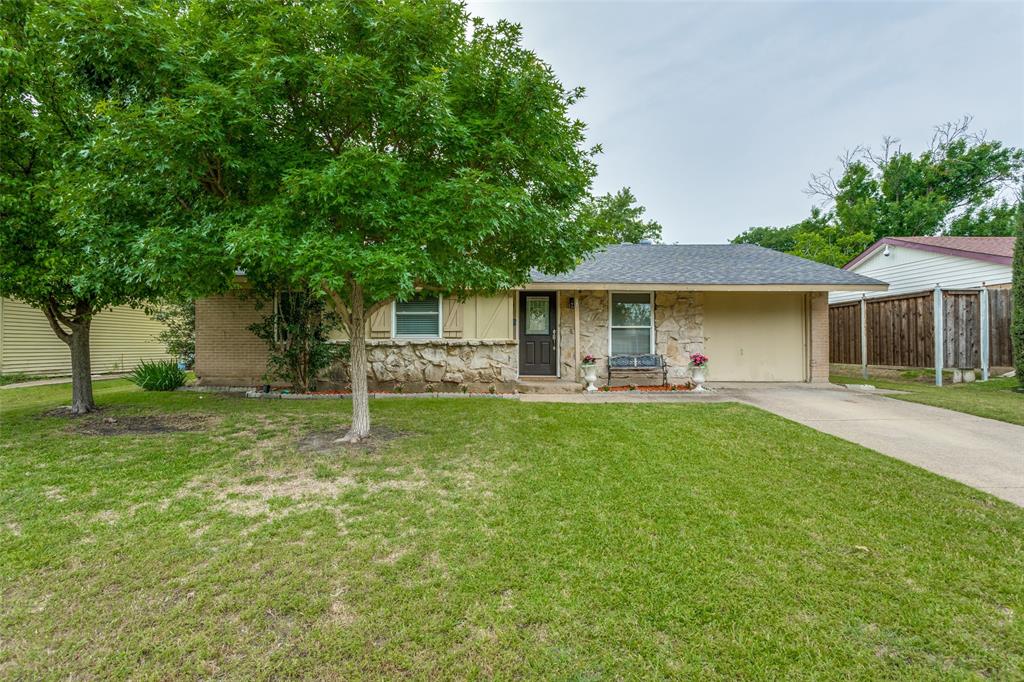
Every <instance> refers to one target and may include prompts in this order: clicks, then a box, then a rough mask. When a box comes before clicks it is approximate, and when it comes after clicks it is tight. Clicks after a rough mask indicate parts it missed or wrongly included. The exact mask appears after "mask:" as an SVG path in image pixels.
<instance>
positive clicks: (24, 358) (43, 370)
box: [0, 298, 170, 376]
mask: <svg viewBox="0 0 1024 682" xmlns="http://www.w3.org/2000/svg"><path fill="white" fill-rule="evenodd" d="M163 328H164V326H163V325H162V324H161V323H159V322H157V321H156V320H154V319H153V318H151V317H149V316H148V315H146V314H145V313H144V312H143V311H141V310H137V309H134V308H129V307H127V306H119V307H117V308H112V309H110V310H106V311H104V312H102V313H100V314H99V315H97V316H96V317H95V319H94V320H93V323H92V339H91V341H92V370H93V372H96V373H103V372H117V371H125V370H129V369H131V368H133V367H135V365H137V364H138V363H139V362H140V361H141V360H164V359H169V358H170V356H169V355H168V354H167V351H166V349H165V348H164V345H163V344H162V343H161V342H160V340H159V339H158V338H157V335H158V334H159V333H160V332H161V331H162V330H163ZM19 372H23V373H25V374H33V375H38V376H50V375H54V376H59V375H66V374H70V373H71V352H70V351H69V350H68V347H67V345H66V344H65V343H64V342H63V341H61V340H60V339H58V338H57V336H56V335H55V334H54V333H53V330H52V329H50V325H49V323H48V322H47V321H46V316H45V315H43V313H42V312H41V311H39V310H37V309H35V308H32V307H31V306H28V305H25V304H24V303H21V302H19V301H14V300H11V299H9V298H4V299H0V374H14V373H19Z"/></svg>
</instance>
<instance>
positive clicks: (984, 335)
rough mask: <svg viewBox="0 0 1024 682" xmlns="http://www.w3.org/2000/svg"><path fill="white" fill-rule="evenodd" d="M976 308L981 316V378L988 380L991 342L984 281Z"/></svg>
mask: <svg viewBox="0 0 1024 682" xmlns="http://www.w3.org/2000/svg"><path fill="white" fill-rule="evenodd" d="M978 308H979V309H980V312H981V314H980V315H979V317H980V318H981V348H979V351H980V352H981V380H982V381H988V363H989V354H990V352H991V349H990V348H989V344H990V343H991V342H992V339H991V338H989V330H988V316H989V310H988V288H987V287H986V286H985V283H984V282H982V283H981V291H979V292H978Z"/></svg>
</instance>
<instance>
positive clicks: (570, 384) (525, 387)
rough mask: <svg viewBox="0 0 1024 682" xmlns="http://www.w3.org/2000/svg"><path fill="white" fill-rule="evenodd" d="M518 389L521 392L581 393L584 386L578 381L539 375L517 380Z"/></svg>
mask: <svg viewBox="0 0 1024 682" xmlns="http://www.w3.org/2000/svg"><path fill="white" fill-rule="evenodd" d="M516 389H518V391H519V392H520V393H579V392H581V391H582V390H583V386H582V385H581V384H580V383H579V382H578V381H569V380H568V379H556V378H555V377H551V378H550V379H549V378H546V377H543V378H541V377H538V378H524V379H520V380H519V381H517V382H516Z"/></svg>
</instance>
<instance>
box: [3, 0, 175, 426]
mask: <svg viewBox="0 0 1024 682" xmlns="http://www.w3.org/2000/svg"><path fill="white" fill-rule="evenodd" d="M0 7H2V9H0V81H2V86H0V87H2V91H0V149H2V153H0V295H4V296H11V297H14V298H17V299H20V300H23V301H25V302H27V303H29V304H30V305H32V306H35V307H36V308H38V309H40V310H41V311H42V312H43V313H44V314H45V315H46V319H47V320H48V321H49V323H50V326H51V328H52V329H53V332H54V334H56V336H57V337H58V338H59V339H61V341H63V342H65V343H66V344H67V345H68V346H69V348H70V353H71V366H72V403H71V407H72V411H73V412H75V413H83V412H88V411H90V410H92V409H93V408H94V406H95V402H94V399H93V392H92V381H91V367H90V353H89V333H90V325H91V321H92V319H93V317H94V316H95V315H96V314H97V313H99V312H100V311H102V310H104V309H105V308H108V307H110V306H113V305H120V304H141V303H142V302H143V301H144V300H146V299H148V298H153V297H154V296H155V295H156V294H157V293H158V292H157V290H156V289H154V288H153V287H152V286H150V282H149V280H148V279H147V278H145V277H143V276H142V273H141V272H140V271H139V269H138V265H139V263H140V262H141V257H140V255H139V251H138V249H137V246H138V244H139V243H140V240H141V234H140V232H139V225H138V224H137V223H135V222H133V221H131V220H125V219H122V218H123V216H118V215H114V214H111V215H103V208H102V206H103V203H104V200H105V197H104V196H102V195H100V194H98V193H96V192H95V191H93V190H94V188H93V187H90V183H89V181H88V177H90V176H91V175H94V174H95V173H98V172H101V171H102V169H100V168H98V167H93V166H92V162H91V159H90V157H89V147H90V143H91V140H92V139H93V137H94V136H95V135H96V133H97V129H98V128H99V127H102V125H103V116H102V114H101V112H102V110H103V108H105V107H107V106H112V105H113V106H120V107H124V106H145V103H146V102H150V101H153V100H155V99H157V98H159V97H160V96H161V94H162V93H164V92H166V91H168V90H169V89H171V88H172V87H173V82H172V79H173V72H172V71H170V70H168V69H166V68H165V64H166V63H167V59H168V58H169V57H170V55H168V54H167V53H166V52H165V48H166V46H167V44H168V41H167V36H166V35H164V33H163V31H164V29H165V28H166V27H167V23H166V22H165V21H162V19H161V18H162V16H163V17H166V15H160V14H158V13H157V12H154V11H152V10H150V9H147V8H146V7H144V6H142V5H131V4H130V3H129V4H128V5H126V4H124V3H119V2H113V1H112V0H81V1H78V0H70V1H62V2H39V3H36V2H31V1H30V0H10V1H9V2H7V1H5V2H4V3H3V4H2V6H0Z"/></svg>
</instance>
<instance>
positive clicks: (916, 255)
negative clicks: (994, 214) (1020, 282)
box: [829, 237, 1014, 303]
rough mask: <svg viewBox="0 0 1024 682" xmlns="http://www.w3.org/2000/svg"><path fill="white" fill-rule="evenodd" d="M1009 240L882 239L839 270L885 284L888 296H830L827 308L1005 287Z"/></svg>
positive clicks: (1009, 263)
mask: <svg viewBox="0 0 1024 682" xmlns="http://www.w3.org/2000/svg"><path fill="white" fill-rule="evenodd" d="M1013 245H1014V238H1013V237H885V238H883V239H879V240H878V241H877V242H875V243H874V244H872V245H871V246H869V247H868V248H867V249H865V250H864V252H863V253H861V254H860V255H858V256H857V257H856V258H854V259H853V260H851V261H850V262H849V263H847V264H846V265H844V266H843V269H844V270H846V271H848V272H856V273H857V274H859V275H864V276H866V277H872V278H874V279H880V280H882V281H884V282H888V284H889V290H888V291H887V292H877V291H863V292H861V291H833V292H831V293H830V294H829V303H842V302H844V301H852V300H855V299H859V298H860V297H861V294H862V293H863V294H864V295H865V296H866V297H867V298H872V297H878V296H897V295H900V294H911V293H915V292H919V291H930V290H932V289H934V288H935V287H936V286H939V287H941V288H943V289H978V288H981V287H982V286H985V287H989V288H1008V287H1009V286H1010V283H1011V282H1012V281H1013Z"/></svg>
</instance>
